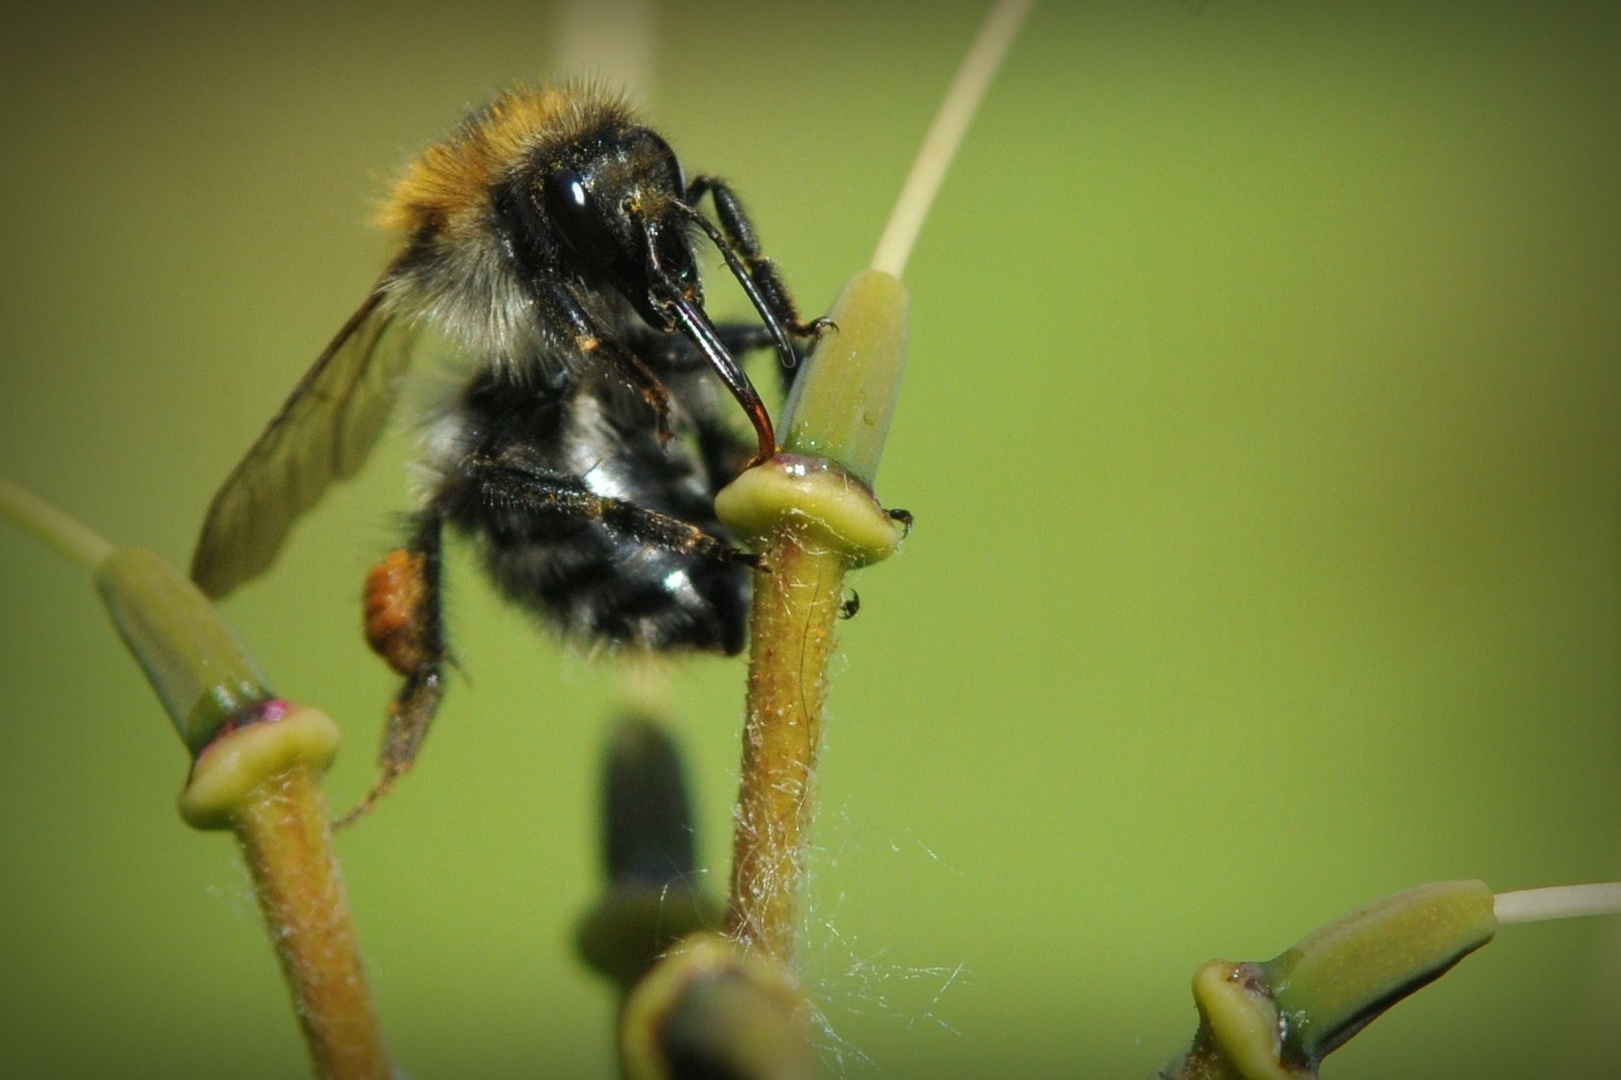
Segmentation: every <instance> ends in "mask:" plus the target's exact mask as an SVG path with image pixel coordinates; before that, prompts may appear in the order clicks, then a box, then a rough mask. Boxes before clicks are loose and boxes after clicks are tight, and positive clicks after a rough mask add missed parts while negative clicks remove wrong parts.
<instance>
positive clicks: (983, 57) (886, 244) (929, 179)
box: [872, 0, 1035, 277]
mask: <svg viewBox="0 0 1621 1080" xmlns="http://www.w3.org/2000/svg"><path fill="white" fill-rule="evenodd" d="M1034 3H1035V0H1000V2H999V3H997V5H996V6H995V7H994V8H992V9H991V13H990V14H989V15H988V16H986V18H985V22H984V25H982V26H981V27H980V28H979V36H978V37H976V38H975V39H974V44H973V45H972V46H971V47H970V48H969V50H968V55H967V56H965V57H963V61H962V66H961V67H960V68H958V69H957V77H956V78H955V79H954V80H952V83H951V89H950V90H948V91H947V92H946V98H945V100H944V101H943V102H941V103H940V111H939V112H938V113H936V114H935V117H934V124H933V126H932V127H930V128H929V133H928V135H927V136H925V137H924V139H923V147H922V149H920V150H919V151H918V154H917V160H916V161H914V162H912V171H911V173H910V174H908V175H907V177H906V183H905V185H904V186H902V188H901V194H900V198H899V199H897V200H896V201H895V209H894V211H893V212H891V214H890V215H889V223H888V224H887V225H885V226H884V235H883V236H882V237H880V238H879V240H878V250H877V251H875V252H873V256H872V268H873V269H874V270H882V271H884V272H885V273H887V274H891V275H893V276H895V277H900V276H901V274H902V272H903V271H904V270H905V269H906V260H907V259H908V258H910V257H911V254H912V246H913V245H914V244H915V243H917V234H918V232H919V231H921V230H922V228H923V219H924V218H926V217H928V215H929V207H930V206H932V205H933V204H934V196H935V194H936V193H937V192H938V191H939V190H940V183H941V181H943V180H944V179H945V176H946V169H947V168H949V167H950V165H951V159H952V158H954V157H955V156H956V155H957V147H958V146H960V145H961V144H962V137H963V134H964V133H965V132H966V131H967V130H968V125H969V123H970V122H971V121H972V120H973V118H974V113H975V111H977V110H978V108H979V103H980V101H981V100H982V99H983V98H984V97H985V91H986V89H987V88H989V87H990V85H991V79H992V78H993V77H995V75H996V70H997V68H999V67H1001V65H1002V57H1003V56H1004V55H1006V53H1007V50H1008V46H1009V45H1011V44H1013V39H1014V37H1015V36H1016V35H1017V34H1018V32H1019V26H1020V24H1021V23H1023V22H1024V17H1025V16H1026V15H1027V14H1029V12H1030V8H1031V7H1032V6H1033V4H1034Z"/></svg>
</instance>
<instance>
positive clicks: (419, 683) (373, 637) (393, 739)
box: [336, 506, 448, 828]
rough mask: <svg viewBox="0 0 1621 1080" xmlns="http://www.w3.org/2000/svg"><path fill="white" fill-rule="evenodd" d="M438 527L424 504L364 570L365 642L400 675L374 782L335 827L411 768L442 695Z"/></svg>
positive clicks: (439, 520) (438, 518) (436, 513)
mask: <svg viewBox="0 0 1621 1080" xmlns="http://www.w3.org/2000/svg"><path fill="white" fill-rule="evenodd" d="M443 531H444V516H443V514H442V512H441V511H440V510H439V509H438V508H437V507H432V506H430V507H429V508H428V509H425V510H423V511H422V512H421V513H419V514H418V515H417V517H416V521H415V528H414V530H413V532H412V534H411V537H410V539H409V540H408V541H407V542H406V544H405V546H403V547H399V548H395V549H394V550H393V551H391V552H389V553H388V554H387V555H385V556H383V559H382V561H381V562H379V563H378V564H377V565H376V566H375V567H374V568H373V569H372V571H371V573H370V574H368V575H367V577H366V588H365V613H366V641H367V643H368V644H369V645H371V647H372V651H373V652H375V653H377V655H378V656H381V657H382V658H383V659H384V660H385V661H387V662H388V666H389V667H391V668H393V669H394V670H395V671H397V672H399V673H400V674H401V675H403V676H405V682H404V683H403V684H402V685H401V687H400V690H399V693H397V694H396V695H395V696H394V701H393V702H392V704H391V705H390V706H389V716H388V726H387V728H386V729H385V731H384V734H383V747H382V752H381V754H380V755H379V760H378V765H379V767H380V770H381V772H380V775H379V776H378V778H377V782H376V783H374V784H373V785H372V787H371V790H370V791H368V792H367V793H366V794H365V796H363V797H362V798H361V800H360V802H359V803H357V804H356V805H355V808H354V809H353V810H350V811H349V812H348V813H347V814H345V815H344V816H343V817H341V818H339V819H338V820H337V822H336V824H337V826H338V827H339V828H342V827H343V826H345V825H350V824H353V823H354V822H355V821H357V820H358V819H359V818H361V817H363V816H364V815H365V814H366V812H367V811H369V810H370V809H371V808H372V807H373V806H374V805H376V803H377V801H378V800H379V799H381V798H382V797H383V796H384V795H386V794H388V791H389V789H390V788H392V787H393V786H394V782H395V781H396V780H398V779H399V778H400V777H401V776H402V775H403V774H404V773H405V771H406V770H407V769H409V768H410V767H411V764H412V762H414V761H415V760H416V756H417V753H418V751H420V750H421V748H422V741H423V740H424V739H425V738H427V735H428V729H429V727H431V726H432V724H433V718H434V714H435V713H437V712H438V711H439V702H440V700H441V699H442V698H443V697H444V666H445V663H446V661H447V660H448V655H447V652H446V648H445V635H444V619H443V613H442V610H441V606H440V596H439V573H440V557H439V550H440V537H441V535H442V533H443Z"/></svg>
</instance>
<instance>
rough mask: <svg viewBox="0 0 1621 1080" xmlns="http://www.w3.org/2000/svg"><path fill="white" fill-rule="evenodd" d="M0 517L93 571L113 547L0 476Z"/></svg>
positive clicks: (81, 525) (88, 529)
mask: <svg viewBox="0 0 1621 1080" xmlns="http://www.w3.org/2000/svg"><path fill="white" fill-rule="evenodd" d="M0 516H3V517H9V518H10V519H11V520H13V521H15V522H16V523H17V524H18V525H20V526H21V527H22V528H24V529H25V530H27V531H28V532H31V533H33V534H34V535H35V536H36V537H38V538H39V539H41V540H43V541H44V542H45V543H47V544H49V545H50V546H51V547H53V548H55V549H56V550H57V551H59V552H61V553H62V554H63V555H66V556H67V557H68V558H70V559H72V560H73V561H74V562H78V563H82V564H84V565H85V566H86V567H87V568H89V569H91V570H94V569H95V568H96V567H98V566H100V565H101V561H102V560H103V559H105V558H106V557H107V556H108V554H109V553H111V551H112V550H113V545H112V544H111V543H109V542H108V541H107V540H105V539H104V538H102V537H101V536H99V535H97V534H96V533H95V532H93V531H91V529H90V528H89V527H88V526H86V525H84V524H83V523H81V522H80V521H78V520H77V519H75V518H72V517H70V516H68V515H67V514H66V513H64V512H63V511H61V510H58V509H57V508H56V507H54V506H52V505H51V504H50V503H48V502H46V501H45V500H44V499H42V498H40V497H39V496H38V495H35V494H34V493H33V492H31V491H28V490H27V489H26V488H23V487H20V486H19V485H17V484H16V483H14V482H13V481H11V480H9V479H7V478H6V477H4V476H0Z"/></svg>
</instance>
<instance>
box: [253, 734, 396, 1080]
mask: <svg viewBox="0 0 1621 1080" xmlns="http://www.w3.org/2000/svg"><path fill="white" fill-rule="evenodd" d="M317 779H318V770H316V769H314V768H311V767H310V766H308V765H305V764H299V765H295V766H294V767H292V768H290V769H287V770H286V771H284V772H281V773H279V774H277V775H275V776H272V777H271V778H269V779H268V780H266V781H265V782H264V783H263V784H262V785H260V786H259V788H257V789H256V790H255V792H254V793H253V795H251V796H250V797H249V798H248V799H246V800H245V801H244V802H243V803H242V805H241V806H240V808H239V809H238V810H237V811H236V813H235V815H234V816H233V818H232V827H233V828H234V830H235V832H236V838H237V843H238V844H239V845H240V846H241V849H242V857H243V859H244V861H246V863H247V866H248V870H249V872H250V873H251V874H252V875H253V884H254V892H255V893H256V894H257V895H258V897H259V907H260V909H261V910H262V911H263V913H264V918H265V923H266V925H267V927H268V928H269V930H270V940H271V942H272V943H273V944H274V946H275V949H276V953H277V956H278V958H279V959H280V960H281V967H282V972H283V974H284V975H285V977H286V979H287V985H288V987H289V988H290V989H291V990H292V993H293V1011H294V1012H295V1013H296V1014H297V1016H298V1020H299V1024H300V1025H301V1026H302V1027H303V1029H304V1039H305V1042H306V1044H307V1045H308V1046H309V1049H310V1056H311V1058H312V1059H313V1060H314V1063H315V1071H316V1075H317V1076H320V1077H322V1078H324V1080H388V1078H389V1075H390V1070H389V1064H388V1055H387V1053H386V1052H385V1051H384V1049H383V1044H382V1039H381V1037H380V1035H379V1032H378V1027H377V1019H376V1016H375V1014H374V1013H373V1010H372V1002H371V996H370V994H369V993H368V991H367V988H366V981H365V978H364V977H363V975H362V973H361V969H360V954H359V952H358V950H357V948H356V946H355V939H354V931H353V927H352V925H351V923H350V919H349V909H348V905H347V903H346V902H345V900H344V895H343V883H342V880H341V879H340V877H339V875H338V868H337V863H336V860H335V859H334V858H333V854H332V837H331V829H330V827H329V826H328V824H327V814H326V805H325V801H324V800H323V799H322V797H321V789H320V786H319V784H318V783H317Z"/></svg>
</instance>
